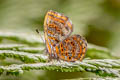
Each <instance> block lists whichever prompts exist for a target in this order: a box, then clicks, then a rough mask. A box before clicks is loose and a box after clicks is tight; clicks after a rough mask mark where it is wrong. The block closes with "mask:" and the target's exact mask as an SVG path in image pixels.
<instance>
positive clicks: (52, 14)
mask: <svg viewBox="0 0 120 80" xmlns="http://www.w3.org/2000/svg"><path fill="white" fill-rule="evenodd" d="M48 14H50V15H51V16H54V17H57V18H60V19H62V20H64V21H67V20H68V17H66V16H64V15H63V14H60V13H58V12H55V11H52V10H50V11H49V12H48Z"/></svg>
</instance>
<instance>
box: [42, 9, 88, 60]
mask: <svg viewBox="0 0 120 80" xmlns="http://www.w3.org/2000/svg"><path fill="white" fill-rule="evenodd" d="M72 31H73V25H72V22H71V20H70V19H69V18H68V17H67V16H65V15H63V14H60V13H58V12H55V11H52V10H50V11H48V12H47V14H46V16H45V20H44V37H45V44H46V49H47V52H48V53H49V58H50V59H62V60H65V61H76V60H80V61H81V60H82V59H83V57H84V55H85V52H86V49H87V42H86V40H85V39H84V38H83V37H81V36H80V35H72V36H70V34H71V33H72Z"/></svg>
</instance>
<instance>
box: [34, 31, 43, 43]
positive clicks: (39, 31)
mask: <svg viewBox="0 0 120 80" xmlns="http://www.w3.org/2000/svg"><path fill="white" fill-rule="evenodd" d="M36 32H37V33H38V34H39V35H40V37H41V39H42V41H43V42H44V43H45V41H44V40H43V37H42V35H41V34H40V31H39V30H38V29H36Z"/></svg>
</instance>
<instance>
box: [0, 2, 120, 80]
mask: <svg viewBox="0 0 120 80" xmlns="http://www.w3.org/2000/svg"><path fill="white" fill-rule="evenodd" d="M48 10H54V11H57V12H60V13H64V14H65V15H66V16H68V17H69V18H70V19H71V20H72V22H73V25H74V31H73V33H72V34H80V35H82V36H84V37H85V38H86V39H87V41H88V42H89V43H92V44H96V45H99V46H103V47H107V48H108V49H110V50H111V51H113V52H114V54H113V55H117V56H120V53H119V52H120V0H0V32H4V33H5V32H13V33H19V34H21V33H25V34H32V35H38V34H36V32H35V29H40V30H41V31H43V21H44V16H45V13H46V12H47V11H48ZM51 73H52V74H51ZM56 74H57V75H56ZM73 74H74V75H73ZM84 74H87V73H82V74H81V73H58V72H57V73H56V72H46V71H31V72H27V71H26V73H24V74H23V75H20V76H17V77H16V76H5V75H2V76H1V77H0V79H6V80H7V79H8V80H11V79H12V80H13V79H15V80H19V79H22V80H26V79H29V80H50V79H51V80H53V79H54V80H56V79H63V78H66V79H68V78H77V77H78V76H82V77H89V76H91V75H92V74H89V75H84ZM58 75H59V76H58ZM92 77H94V75H92Z"/></svg>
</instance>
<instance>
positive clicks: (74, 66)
mask: <svg viewBox="0 0 120 80" xmlns="http://www.w3.org/2000/svg"><path fill="white" fill-rule="evenodd" d="M24 70H52V71H53V70H54V71H60V72H83V71H87V72H93V73H96V74H97V75H100V76H104V77H105V76H112V77H120V59H119V60H111V59H104V60H99V59H98V60H97V59H96V60H83V61H82V62H79V61H77V62H64V61H63V62H58V61H56V62H55V61H51V62H49V63H34V64H21V65H17V64H14V65H10V66H0V73H3V72H4V71H5V72H7V73H8V74H15V75H17V74H21V73H23V72H24Z"/></svg>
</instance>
